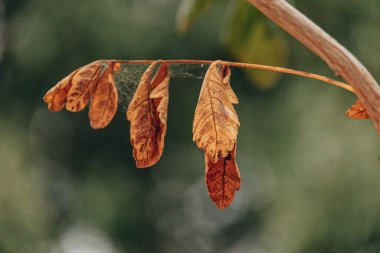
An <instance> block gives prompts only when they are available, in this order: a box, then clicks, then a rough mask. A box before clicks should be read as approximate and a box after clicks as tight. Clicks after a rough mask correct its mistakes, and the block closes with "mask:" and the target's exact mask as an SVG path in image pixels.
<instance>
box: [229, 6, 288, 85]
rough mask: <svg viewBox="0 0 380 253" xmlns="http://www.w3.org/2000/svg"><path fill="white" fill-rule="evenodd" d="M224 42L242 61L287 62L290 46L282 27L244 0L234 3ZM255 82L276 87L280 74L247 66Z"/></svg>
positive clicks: (282, 64) (249, 76)
mask: <svg viewBox="0 0 380 253" xmlns="http://www.w3.org/2000/svg"><path fill="white" fill-rule="evenodd" d="M228 18H229V20H228V24H227V29H226V30H225V31H224V34H223V36H222V39H223V43H224V44H225V46H226V47H227V49H228V51H229V52H230V53H231V54H232V56H233V57H234V58H235V59H236V60H237V61H241V62H248V63H256V64H264V65H272V66H284V65H285V64H286V63H287V59H288V47H287V43H286V41H285V40H284V38H283V36H282V34H280V30H279V29H278V28H277V27H275V26H274V25H273V24H272V23H270V21H269V20H268V19H267V18H266V17H265V16H264V15H263V14H261V13H260V12H259V11H258V10H256V9H255V8H254V7H252V6H251V5H250V4H249V3H247V2H246V1H244V0H237V1H236V2H235V3H233V6H232V11H231V14H230V15H229V17H228ZM245 71H246V73H247V76H248V78H249V79H250V80H251V81H252V83H253V84H254V85H255V86H256V87H258V88H261V89H268V88H271V87H273V85H274V84H276V82H277V81H278V79H279V77H280V74H279V73H276V72H272V71H262V70H249V69H247V70H245Z"/></svg>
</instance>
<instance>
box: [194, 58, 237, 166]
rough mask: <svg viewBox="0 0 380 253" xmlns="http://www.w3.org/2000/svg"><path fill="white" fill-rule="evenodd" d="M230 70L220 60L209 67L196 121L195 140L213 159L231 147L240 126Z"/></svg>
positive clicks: (224, 153) (222, 155) (216, 160)
mask: <svg viewBox="0 0 380 253" xmlns="http://www.w3.org/2000/svg"><path fill="white" fill-rule="evenodd" d="M230 76H231V70H230V68H229V67H227V66H219V65H218V61H216V62H214V63H212V64H211V65H210V68H209V69H208V71H207V73H206V75H205V78H204V81H203V84H202V88H201V92H200V95H199V99H198V104H197V107H196V109H195V115H194V121H193V140H194V141H195V142H196V144H197V146H198V147H199V148H201V149H203V150H204V151H205V154H206V155H207V156H208V157H209V158H210V160H211V161H212V162H213V163H216V162H218V161H219V160H220V158H225V157H227V156H228V154H229V153H230V151H232V149H233V147H234V145H235V143H236V138H237V134H238V127H239V126H240V123H239V119H238V116H237V114H236V111H235V109H234V107H233V104H237V103H238V99H237V97H236V95H235V93H234V92H233V90H232V88H231V86H230Z"/></svg>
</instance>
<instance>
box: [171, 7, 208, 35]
mask: <svg viewBox="0 0 380 253" xmlns="http://www.w3.org/2000/svg"><path fill="white" fill-rule="evenodd" d="M214 1H215V0H182V1H181V3H180V6H179V8H178V12H177V29H178V31H179V32H181V33H185V32H187V30H189V28H190V27H191V26H192V25H193V23H194V21H195V20H196V18H197V17H199V16H200V15H201V14H202V13H203V12H205V11H206V10H207V8H208V7H209V6H210V5H211V4H212V3H213V2H214Z"/></svg>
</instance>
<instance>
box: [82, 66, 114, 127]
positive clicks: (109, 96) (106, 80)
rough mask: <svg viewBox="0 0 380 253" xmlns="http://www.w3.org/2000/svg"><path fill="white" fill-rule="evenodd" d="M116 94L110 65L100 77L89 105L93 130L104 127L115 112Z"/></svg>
mask: <svg viewBox="0 0 380 253" xmlns="http://www.w3.org/2000/svg"><path fill="white" fill-rule="evenodd" d="M117 102H118V92H117V89H116V86H115V81H114V78H113V66H112V64H110V66H108V68H106V70H105V71H104V73H103V74H102V75H101V77H100V79H99V82H98V84H97V86H96V89H95V93H94V95H93V98H92V100H91V104H90V111H89V117H90V124H91V127H92V128H94V129H100V128H104V127H106V126H107V125H108V124H109V123H110V122H111V120H112V119H113V117H114V116H115V114H116V111H117Z"/></svg>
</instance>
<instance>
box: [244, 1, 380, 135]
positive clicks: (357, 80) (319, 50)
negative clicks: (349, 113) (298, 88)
mask: <svg viewBox="0 0 380 253" xmlns="http://www.w3.org/2000/svg"><path fill="white" fill-rule="evenodd" d="M247 1H248V2H249V3H251V4H252V5H254V6H255V7H256V8H257V9H259V10H260V11H261V12H262V13H264V14H265V15H266V16H267V17H269V18H270V19H271V20H272V21H273V22H275V23H276V24H277V25H279V26H280V27H282V28H283V29H284V30H285V31H286V32H288V33H289V34H291V35H292V36H293V37H295V38H296V39H298V40H299V41H300V42H301V43H302V44H304V45H305V46H306V47H307V48H309V49H310V50H311V51H313V52H314V53H315V54H317V55H318V56H319V57H321V58H322V59H323V60H324V61H325V62H326V63H327V64H328V66H329V67H330V68H331V69H332V70H333V71H334V72H335V74H336V75H340V76H342V77H343V78H344V79H345V80H346V81H347V82H348V83H349V84H351V85H352V86H353V88H354V89H355V91H356V94H357V96H358V98H359V100H360V101H361V102H362V103H363V104H364V105H365V107H366V109H367V110H368V114H369V116H370V117H371V119H372V120H373V123H374V125H375V127H376V130H377V133H378V134H379V135H380V88H379V86H378V84H377V82H376V80H375V79H374V78H373V77H372V75H371V74H370V73H369V72H368V70H367V69H366V68H365V67H364V66H363V65H362V64H361V63H360V62H359V61H358V59H356V57H355V56H353V55H352V54H351V53H350V52H349V51H348V50H347V49H346V48H344V47H343V46H342V45H340V44H339V43H338V42H337V41H336V40H335V39H334V38H332V37H331V36H330V35H328V34H327V33H326V32H325V31H323V30H322V29H321V28H320V27H319V26H317V25H316V24H315V23H313V22H312V21H311V20H310V19H308V18H307V17H306V16H305V15H303V14H302V13H301V12H299V11H298V10H297V9H295V8H294V7H293V6H291V5H290V4H289V3H287V2H286V1H285V0H247Z"/></svg>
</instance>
